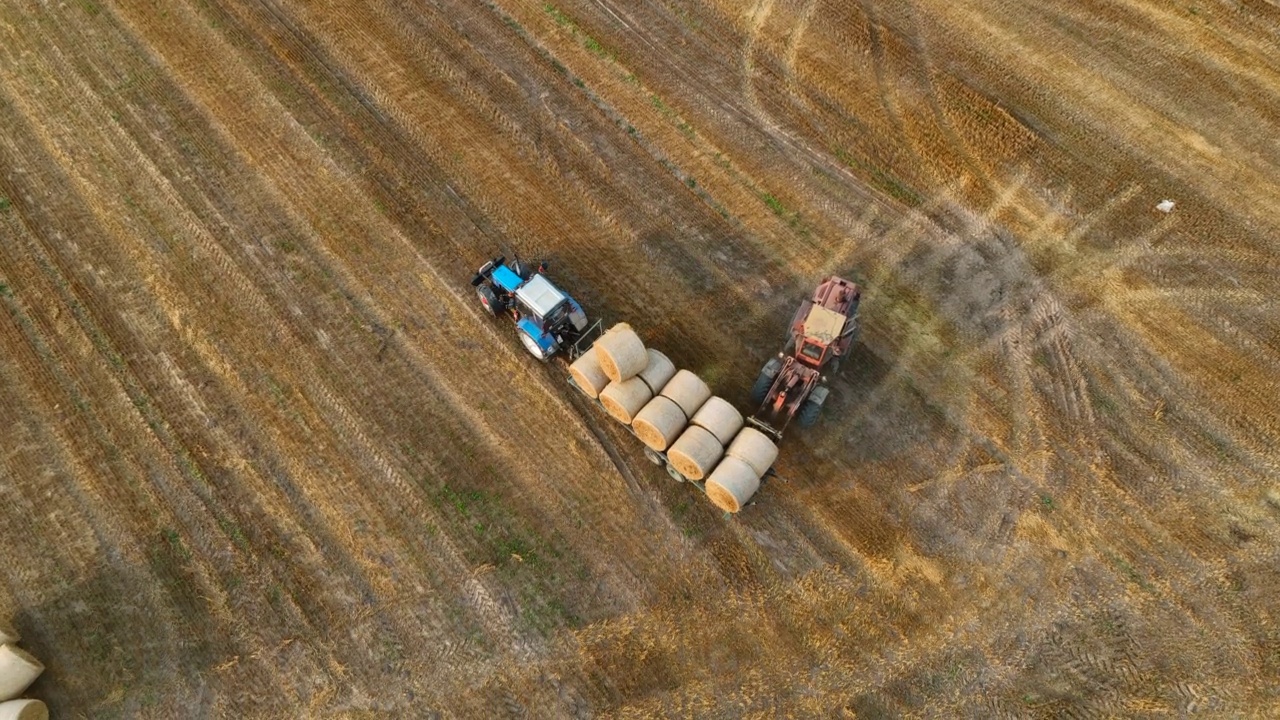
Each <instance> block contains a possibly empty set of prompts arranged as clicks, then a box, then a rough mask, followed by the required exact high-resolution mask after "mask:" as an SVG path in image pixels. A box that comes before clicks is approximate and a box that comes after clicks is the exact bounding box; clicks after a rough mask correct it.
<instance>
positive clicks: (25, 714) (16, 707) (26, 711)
mask: <svg viewBox="0 0 1280 720" xmlns="http://www.w3.org/2000/svg"><path fill="white" fill-rule="evenodd" d="M0 720H49V708H47V707H45V704H44V703H43V702H41V701H39V700H10V701H9V702H4V703H0Z"/></svg>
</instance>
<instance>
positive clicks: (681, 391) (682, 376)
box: [661, 370, 711, 417]
mask: <svg viewBox="0 0 1280 720" xmlns="http://www.w3.org/2000/svg"><path fill="white" fill-rule="evenodd" d="M661 394H662V396H663V397H667V398H670V399H671V400H672V401H674V402H675V404H676V405H679V406H680V409H681V410H683V411H684V415H685V417H693V416H694V414H695V413H697V412H698V408H700V407H702V404H703V403H705V402H706V401H707V398H709V397H711V388H709V387H707V384H706V383H705V382H703V381H702V378H700V377H698V376H697V375H694V374H693V373H691V372H689V371H688V370H681V371H680V372H677V373H676V374H675V376H674V377H672V378H671V381H670V382H668V383H667V384H666V386H665V387H663V388H662V393H661Z"/></svg>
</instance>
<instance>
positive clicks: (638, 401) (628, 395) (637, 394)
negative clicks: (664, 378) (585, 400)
mask: <svg viewBox="0 0 1280 720" xmlns="http://www.w3.org/2000/svg"><path fill="white" fill-rule="evenodd" d="M652 399H653V392H652V391H650V390H649V386H648V385H645V384H644V381H643V380H641V379H640V378H638V377H633V378H631V379H630V380H623V381H622V382H611V383H609V384H608V385H607V386H605V389H604V390H601V391H600V404H601V405H604V409H605V412H608V413H609V414H610V415H611V416H613V419H614V420H617V421H618V422H620V423H622V424H623V425H630V424H631V421H632V420H634V419H635V417H636V413H638V412H640V410H641V409H643V408H644V406H645V405H646V404H647V403H648V402H649V401H650V400H652Z"/></svg>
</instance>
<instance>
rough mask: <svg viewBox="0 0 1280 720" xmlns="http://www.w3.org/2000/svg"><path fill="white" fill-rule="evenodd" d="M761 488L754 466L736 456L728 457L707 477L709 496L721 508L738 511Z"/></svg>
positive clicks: (732, 511)
mask: <svg viewBox="0 0 1280 720" xmlns="http://www.w3.org/2000/svg"><path fill="white" fill-rule="evenodd" d="M759 488H760V476H759V475H758V474H756V471H755V469H754V468H752V467H751V466H750V465H748V464H746V463H745V462H743V461H741V460H739V459H738V458H735V457H726V458H725V459H723V460H721V461H720V464H719V465H716V469H715V470H712V471H711V477H709V478H707V498H709V499H710V500H711V502H712V503H713V504H714V505H715V506H716V507H718V508H720V509H721V510H724V511H726V512H731V513H736V512H738V511H739V510H741V509H742V506H743V505H746V504H747V501H748V500H750V499H751V496H752V495H755V494H756V490H758V489H759Z"/></svg>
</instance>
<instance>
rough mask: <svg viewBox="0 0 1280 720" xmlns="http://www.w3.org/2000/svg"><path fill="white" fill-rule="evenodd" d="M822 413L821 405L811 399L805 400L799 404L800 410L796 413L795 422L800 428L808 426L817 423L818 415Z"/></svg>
mask: <svg viewBox="0 0 1280 720" xmlns="http://www.w3.org/2000/svg"><path fill="white" fill-rule="evenodd" d="M821 414H822V406H821V405H819V404H818V403H816V402H814V401H813V400H812V399H809V400H805V401H804V404H803V405H801V406H800V412H798V413H796V424H798V425H799V426H800V427H802V428H810V427H813V426H814V425H816V424H817V422H818V416H819V415H821Z"/></svg>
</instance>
